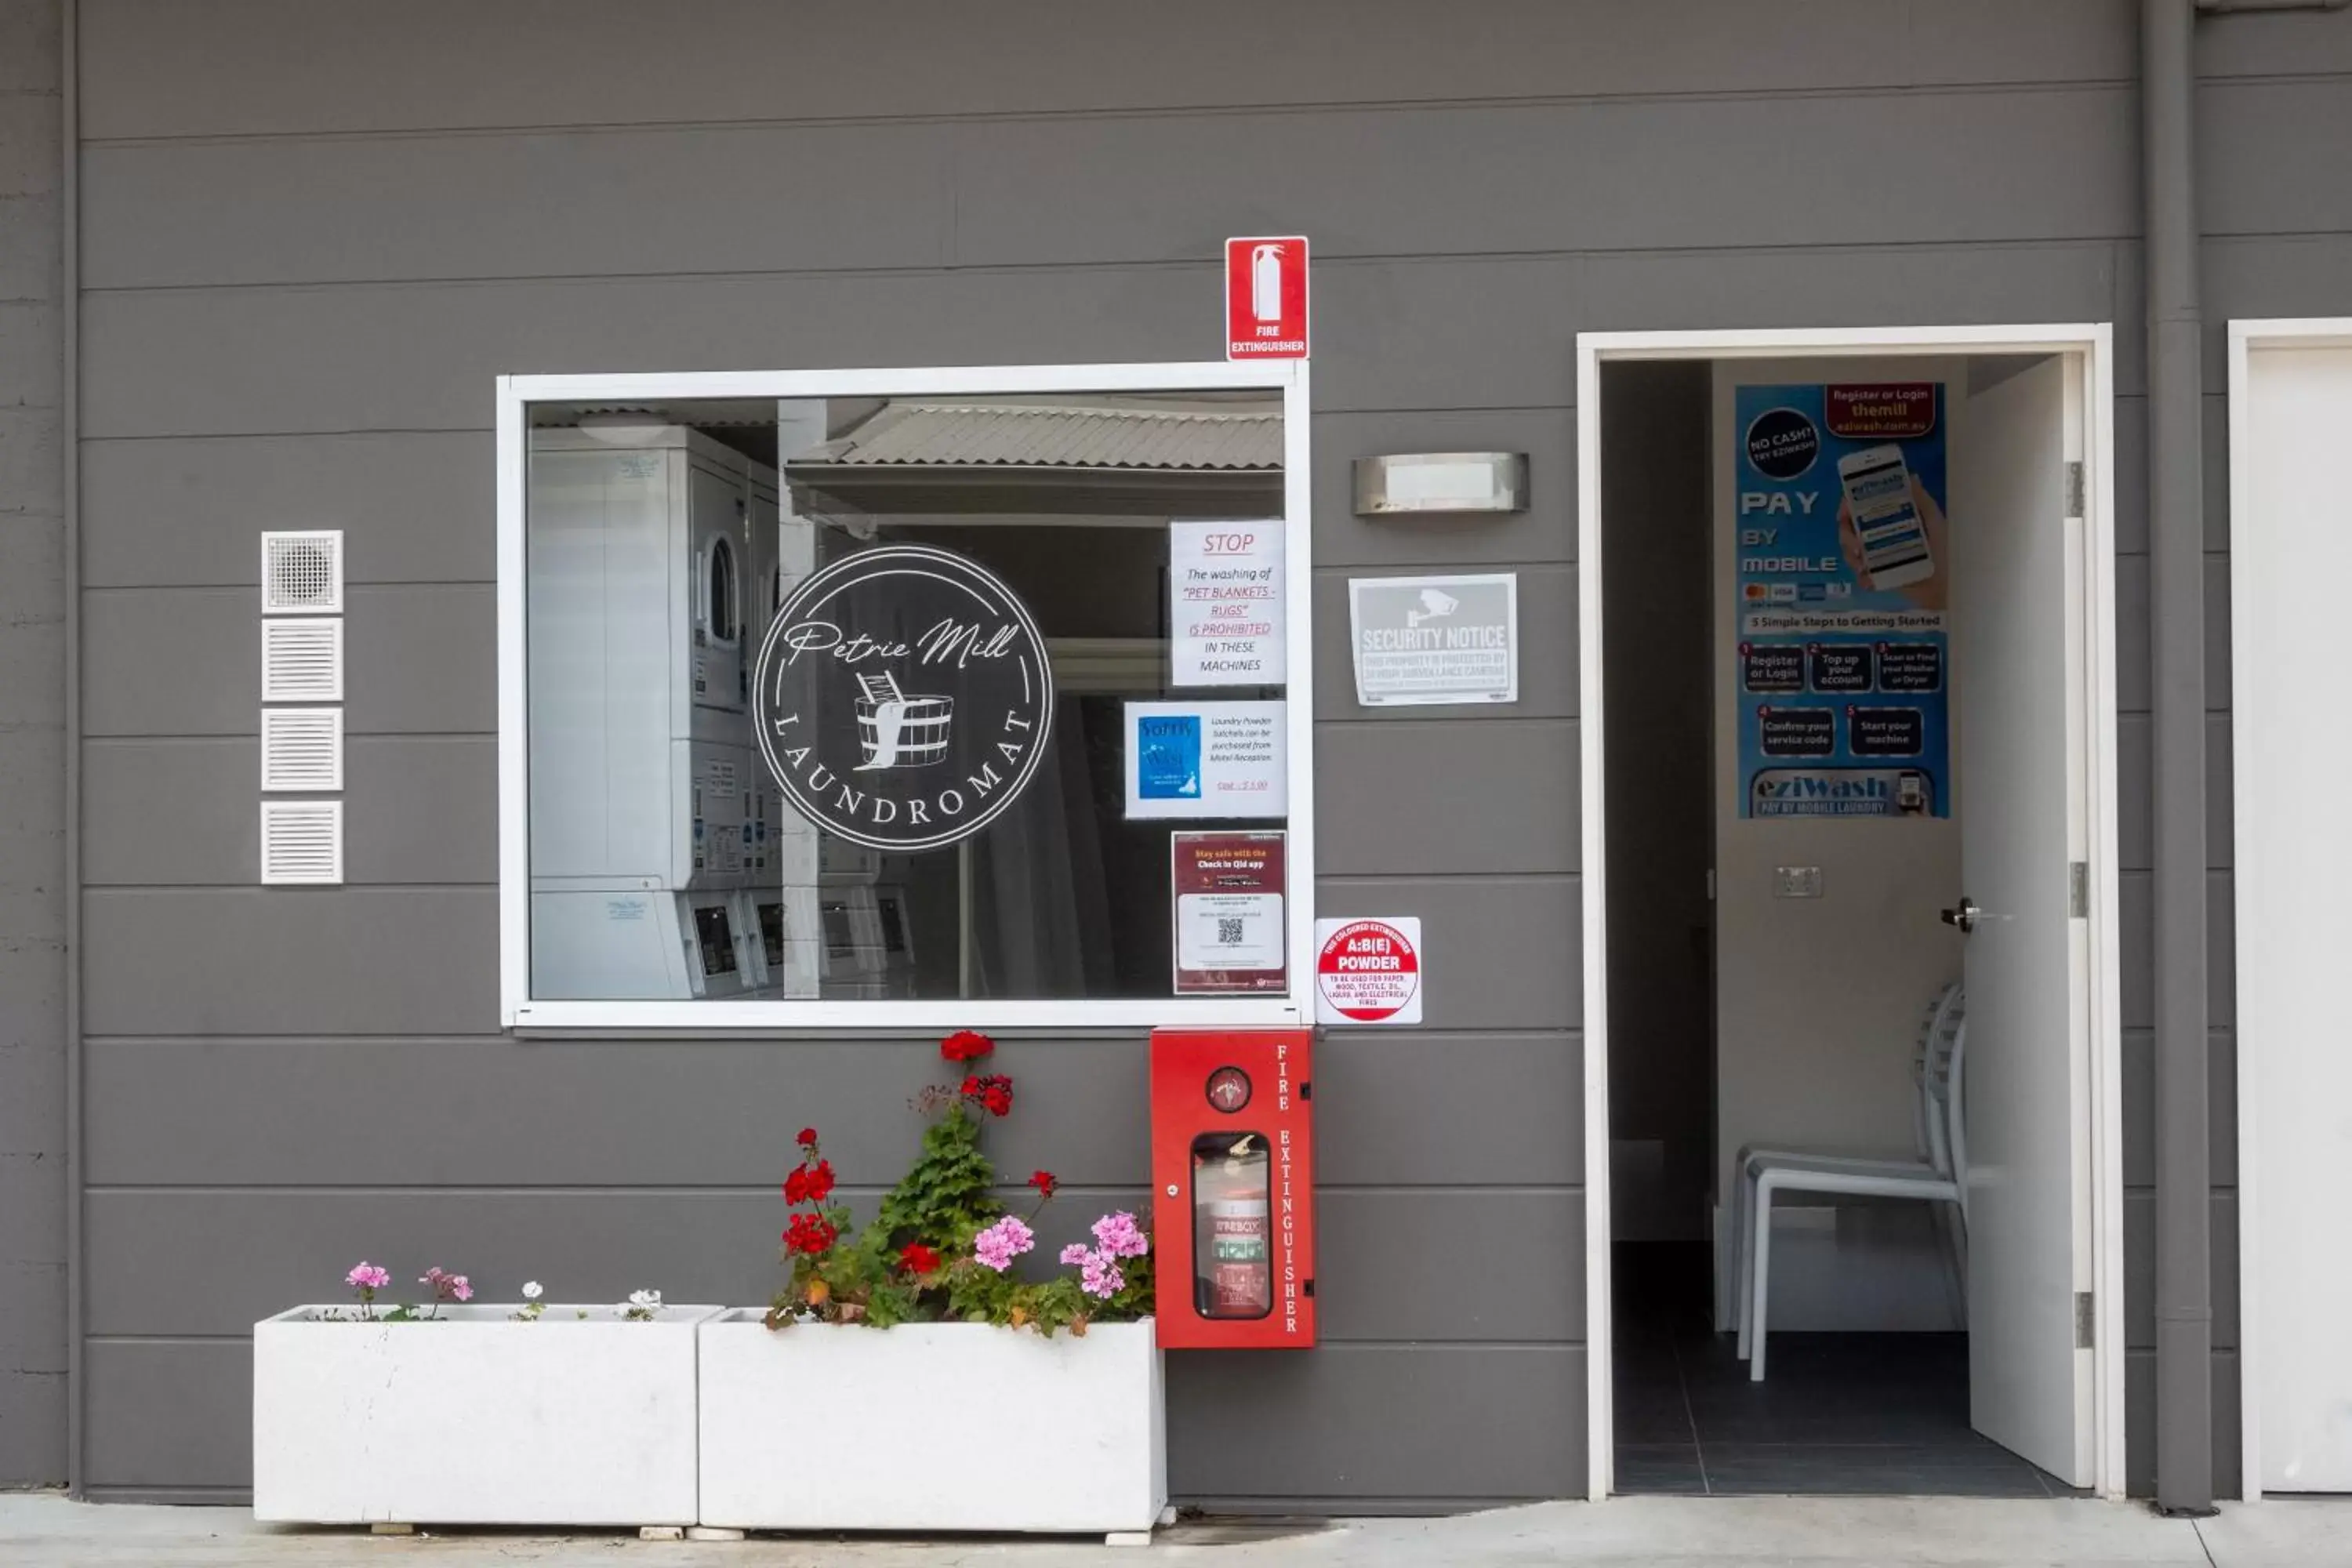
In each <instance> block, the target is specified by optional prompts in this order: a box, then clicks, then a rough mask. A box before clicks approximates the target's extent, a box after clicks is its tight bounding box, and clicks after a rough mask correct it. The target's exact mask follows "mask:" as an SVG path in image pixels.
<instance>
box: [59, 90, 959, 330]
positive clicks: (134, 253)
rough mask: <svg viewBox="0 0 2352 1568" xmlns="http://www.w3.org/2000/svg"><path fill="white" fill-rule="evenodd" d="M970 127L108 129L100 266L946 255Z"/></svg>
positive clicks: (644, 266) (537, 269)
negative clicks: (298, 135) (128, 133)
mask: <svg viewBox="0 0 2352 1568" xmlns="http://www.w3.org/2000/svg"><path fill="white" fill-rule="evenodd" d="M637 58H639V59H640V60H642V59H643V58H644V55H643V52H642V51H639V52H638V53H637ZM954 135H955V132H953V130H952V129H951V128H950V127H945V126H891V125H860V126H795V127H789V128H786V127H776V126H743V127H710V126H698V127H694V128H690V129H679V128H668V129H663V130H646V131H635V132H573V133H541V134H536V135H515V136H482V135H467V136H446V137H423V138H420V137H398V138H394V139H390V140H381V141H370V140H352V139H345V138H337V139H334V140H331V141H310V140H303V141H270V142H183V143H176V144H166V145H160V146H159V145H153V144H148V145H142V146H136V147H119V146H117V147H99V148H93V149H91V150H90V151H89V153H86V154H85V156H84V158H83V163H82V222H83V230H84V237H83V241H82V246H83V249H82V255H83V258H84V259H83V279H84V286H85V287H86V288H90V289H118V288H142V287H158V286H160V287H172V286H177V285H183V284H190V283H288V282H292V283H308V282H321V281H348V280H352V279H384V278H395V279H410V278H528V277H541V276H564V275H580V274H596V275H607V274H614V273H647V272H679V271H687V272H714V271H729V270H736V269H740V270H759V271H790V270H798V269H802V268H864V267H937V266H942V265H945V264H947V263H949V262H950V261H952V260H954V259H955V258H954V256H953V255H952V254H951V253H950V249H949V230H950V226H951V225H952V224H953V223H954V222H955V220H956V205H955V202H954V200H953V197H952V194H951V192H950V188H949V183H948V173H949V165H950V161H951V159H952V158H953V157H955V156H956V155H957V154H956V152H955V148H954V143H953V140H952V139H953V137H954ZM549 193H558V195H557V197H556V199H550V196H549Z"/></svg>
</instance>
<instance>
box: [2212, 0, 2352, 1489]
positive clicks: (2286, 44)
mask: <svg viewBox="0 0 2352 1568" xmlns="http://www.w3.org/2000/svg"><path fill="white" fill-rule="evenodd" d="M2251 19H2252V20H2253V21H2254V22H2255V24H2256V25H2255V26H2251V27H2249V26H2228V27H2208V28H2201V29H2200V30H2199V33H2198V37H2197V73H2198V75H2199V76H2200V77H2201V78H2203V79H2207V80H2211V79H2217V78H2227V77H2248V76H2301V75H2306V74H2308V75H2316V74H2318V73H2320V72H2322V71H2327V72H2334V73H2336V74H2339V75H2340V74H2342V73H2344V72H2346V71H2352V16H2339V15H2332V14H2331V15H2326V16H2319V15H2287V16H2262V17H2256V18H2251ZM2233 1495H2234V1494H2233Z"/></svg>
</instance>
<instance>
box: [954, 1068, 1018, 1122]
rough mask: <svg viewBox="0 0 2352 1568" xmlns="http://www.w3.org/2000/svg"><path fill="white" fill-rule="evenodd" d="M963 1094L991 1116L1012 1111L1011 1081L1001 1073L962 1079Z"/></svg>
mask: <svg viewBox="0 0 2352 1568" xmlns="http://www.w3.org/2000/svg"><path fill="white" fill-rule="evenodd" d="M963 1093H964V1098H965V1099H967V1100H976V1101H978V1102H979V1105H980V1108H981V1109H982V1110H985V1111H987V1112H988V1113H989V1114H990V1115H991V1116H1003V1115H1004V1114H1005V1113H1006V1112H1008V1111H1010V1110H1012V1109H1013V1080H1012V1079H1009V1078H1007V1077H1005V1076H1004V1075H1003V1073H1001V1072H992V1073H983V1074H982V1075H981V1076H979V1077H977V1078H968V1079H964V1080H963Z"/></svg>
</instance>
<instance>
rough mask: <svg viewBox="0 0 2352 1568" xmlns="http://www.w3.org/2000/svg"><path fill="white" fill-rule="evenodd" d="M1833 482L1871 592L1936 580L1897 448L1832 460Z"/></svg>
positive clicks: (1931, 555) (1907, 467) (1906, 468)
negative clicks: (1839, 491) (1839, 492)
mask: <svg viewBox="0 0 2352 1568" xmlns="http://www.w3.org/2000/svg"><path fill="white" fill-rule="evenodd" d="M1838 482H1839V484H1840V485H1842V486H1843V488H1844V490H1845V507H1846V514H1847V515H1848V516H1849V517H1851V518H1853V532H1854V538H1855V540H1856V541H1857V542H1859V543H1860V545H1861V547H1862V567H1863V571H1864V574H1865V575H1867V576H1868V577H1869V579H1870V585H1871V586H1872V587H1873V588H1900V587H1902V586H1904V585H1905V584H1909V583H1916V582H1919V581H1921V580H1922V579H1924V578H1927V577H1932V576H1934V575H1935V574H1936V558H1935V555H1934V553H1933V552H1931V551H1930V550H1929V549H1928V546H1927V520H1926V519H1924V518H1922V517H1921V516H1920V515H1919V508H1918V505H1917V503H1916V501H1914V500H1912V498H1911V468H1910V465H1909V464H1907V463H1906V462H1905V461H1904V460H1903V448H1902V447H1898V446H1895V445H1894V444H1893V443H1891V442H1890V443H1888V444H1886V445H1885V446H1881V447H1864V448H1863V449H1862V450H1860V451H1858V452H1849V453H1847V454H1846V455H1845V456H1844V457H1843V458H1839V459H1838Z"/></svg>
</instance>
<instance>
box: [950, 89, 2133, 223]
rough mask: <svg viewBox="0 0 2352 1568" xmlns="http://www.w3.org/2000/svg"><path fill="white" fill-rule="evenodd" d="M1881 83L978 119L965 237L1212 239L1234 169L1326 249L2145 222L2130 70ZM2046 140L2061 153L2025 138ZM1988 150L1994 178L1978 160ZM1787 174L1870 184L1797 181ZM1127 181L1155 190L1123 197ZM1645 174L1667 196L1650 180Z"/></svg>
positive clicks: (969, 134) (966, 170)
mask: <svg viewBox="0 0 2352 1568" xmlns="http://www.w3.org/2000/svg"><path fill="white" fill-rule="evenodd" d="M1759 80H1761V79H1759ZM1775 85H1778V84H1777V83H1776V84H1775ZM2137 102H2138V100H2137V94H2136V93H2135V92H2133V91H2130V90H2128V89H2126V88H2125V87H2123V86H2121V85H2117V86H2113V87H2098V88H2086V89H2078V90H2075V91H2072V92H2059V91H2048V90H2035V91H2026V92H2017V93H1989V92H1980V91H1979V92H1966V93H1936V92H1910V93H1906V94H1905V95H1904V96H1903V98H1902V99H1901V100H1900V108H1899V109H1895V108H1894V107H1892V106H1893V104H1894V103H1895V100H1875V101H1857V100H1854V99H1853V98H1847V97H1839V96H1821V97H1801V98H1762V97H1745V96H1742V97H1735V98H1725V99H1690V98H1674V99H1667V100H1632V101H1622V100H1620V101H1601V102H1582V103H1574V104H1565V105H1542V106H1525V107H1521V106H1514V107H1508V108H1478V109H1448V110H1435V109H1433V110H1422V111H1420V112H1417V113H1412V114H1398V113H1395V112H1392V111H1375V112H1369V113H1367V112H1352V111H1351V112H1339V111H1330V112H1325V113H1320V114H1296V113H1284V114H1280V115H1249V114H1227V115H1199V116H1181V117H1171V118H1162V117H1151V116H1137V117H1131V118H1119V119H1108V120H1104V121H1095V122H1084V123H1081V124H1077V125H1073V124H1071V123H1069V122H1067V121H1060V120H1051V121H1047V120H1013V121H997V122H992V123H990V124H986V125H982V126H976V127H969V128H966V130H965V132H964V133H963V135H962V136H961V139H960V143H959V144H960V148H961V153H960V161H959V168H958V173H957V226H956V252H957V258H958V259H959V260H961V261H963V262H966V263H969V264H972V265H978V266H1009V265H1024V264H1030V263H1034V262H1037V261H1040V260H1043V259H1046V258H1067V259H1070V260H1074V261H1142V260H1163V259H1173V258H1186V257H1200V258H1204V259H1205V258H1209V257H1212V256H1213V255H1214V254H1215V247H1216V244H1217V241H1218V240H1219V238H1221V237H1223V235H1224V234H1225V233H1227V232H1229V230H1230V215H1231V213H1232V212H1233V202H1234V177H1233V171H1234V170H1235V169H1242V168H1246V169H1248V170H1250V171H1251V180H1250V189H1251V195H1252V196H1253V197H1254V198H1255V200H1256V201H1258V202H1260V203H1262V204H1263V205H1264V207H1265V211H1266V212H1267V213H1268V214H1277V213H1278V214H1280V215H1282V216H1281V218H1280V220H1279V223H1278V225H1277V226H1276V227H1274V228H1270V229H1265V230H1261V231H1258V232H1266V233H1298V234H1306V235H1309V236H1311V237H1313V239H1314V242H1315V245H1316V247H1318V251H1319V252H1320V253H1322V254H1324V255H1327V256H1335V257H1336V256H1399V255H1425V254H1436V253H1445V252H1464V251H1519V252H1534V251H1549V250H1627V249H1651V248H1655V249H1673V248H1680V247H1732V246H1784V245H1844V244H1863V243H1875V242H1882V241H1884V240H1885V239H1887V238H1888V237H1891V236H1895V235H1900V236H1902V237H1906V239H1911V240H1916V241H1918V242H1922V243H1933V244H1947V245H1950V244H1967V243H1971V242H1977V241H1984V240H2017V239H2082V238H2094V237H2107V236H2114V235H2122V234H2128V233H2131V232H2132V231H2133V230H2134V229H2135V228H2136V227H2137V199H2136V192H2137V184H2136V174H2137ZM1882 117H1899V121H1900V123H1901V124H1902V126H1903V131H1902V133H1901V134H1900V135H1895V136H1887V135H1874V134H1869V133H1867V132H1863V133H1857V132H1858V127H1859V126H1861V125H1865V124H1871V123H1874V122H1880V123H1883V122H1884V121H1882ZM2049 147H2065V148H2067V149H2069V153H2070V155H2069V156H2067V157H2065V158H2047V157H2041V156H2038V155H2037V150H2039V149H2043V148H2049ZM1799 150H1801V153H1800V152H1799ZM1792 160H1793V161H1792ZM1989 166H1998V167H2000V169H2002V170H2003V171H2004V177H2003V178H2001V179H2000V180H1987V179H1985V178H1983V172H1984V170H1985V169H1986V168H1987V167H1989ZM1800 170H1801V175H1800V174H1799V171H1800ZM1792 177H1801V178H1802V179H1803V180H1805V181H1807V182H1814V181H1818V182H1821V183H1822V185H1823V186H1825V187H1827V188H1833V189H1837V190H1843V191H1853V192H1862V191H1867V192H1869V193H1871V195H1870V199H1868V200H1857V201H1848V202H1837V203H1824V202H1812V201H1792V200H1790V180H1791V178H1792ZM1139 185H1140V186H1141V187H1143V188H1145V189H1148V190H1150V193H1151V199H1150V201H1143V202H1139V201H1137V200H1136V199H1135V192H1136V190H1137V188H1138V186H1139ZM1661 191H1671V192H1673V193H1674V196H1673V199H1672V200H1668V201H1661V200H1658V199H1657V195H1658V193H1659V192H1661ZM1538 192H1539V193H1541V195H1540V197H1539V198H1538V197H1536V195H1535V193H1538Z"/></svg>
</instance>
